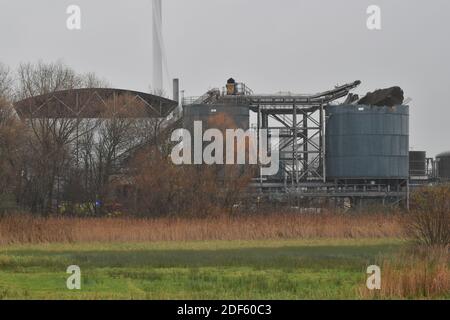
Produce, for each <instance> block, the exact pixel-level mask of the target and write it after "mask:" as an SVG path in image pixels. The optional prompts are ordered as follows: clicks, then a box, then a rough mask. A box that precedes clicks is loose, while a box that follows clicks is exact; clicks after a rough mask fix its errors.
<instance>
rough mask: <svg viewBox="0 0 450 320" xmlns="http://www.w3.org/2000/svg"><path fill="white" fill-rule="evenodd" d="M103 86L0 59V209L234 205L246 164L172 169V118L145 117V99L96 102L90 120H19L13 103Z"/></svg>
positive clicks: (103, 210)
mask: <svg viewBox="0 0 450 320" xmlns="http://www.w3.org/2000/svg"><path fill="white" fill-rule="evenodd" d="M108 87H109V85H108V83H107V81H105V80H103V79H100V78H99V77H98V76H96V75H95V74H93V73H88V74H78V73H77V72H75V71H74V70H73V69H71V68H70V67H68V66H67V65H65V64H63V63H61V62H56V63H44V62H37V63H25V64H21V65H19V67H18V68H17V70H11V69H10V68H8V67H7V66H5V65H3V64H0V211H3V212H5V211H13V210H21V211H27V212H31V213H33V214H38V215H86V216H111V215H140V216H162V215H183V216H186V215H188V216H208V215H211V214H216V213H224V212H232V210H233V208H236V206H238V205H239V201H240V199H241V198H242V196H243V195H244V194H245V190H246V187H247V185H248V183H249V182H250V181H251V178H252V176H253V171H252V170H253V169H251V168H242V167H238V166H228V167H226V168H225V167H223V166H208V167H203V166H175V165H174V164H173V163H172V162H171V160H170V152H171V148H172V146H173V142H171V140H170V137H171V132H172V131H171V130H172V129H173V126H174V125H173V124H171V125H170V126H169V125H167V122H166V119H164V118H157V117H156V118H155V117H148V116H147V110H146V108H147V107H146V105H145V104H144V103H143V102H142V101H139V100H137V99H134V97H133V96H131V95H127V94H125V95H121V96H119V97H115V98H114V99H107V100H106V101H103V102H102V103H101V107H100V108H99V109H98V110H96V111H97V114H96V116H95V117H83V116H73V115H71V116H68V115H67V113H65V112H58V110H47V111H48V113H47V114H46V113H43V115H39V116H36V115H34V116H29V117H26V116H23V115H19V114H18V112H17V110H16V109H15V108H14V103H16V102H18V101H23V100H24V99H28V98H33V97H37V96H41V95H48V94H52V93H55V92H61V91H67V92H69V94H70V92H71V91H74V90H77V89H82V88H108ZM35 107H36V108H39V106H35ZM49 107H50V108H51V107H52V105H49ZM213 121H216V122H218V123H216V124H215V125H216V126H217V125H219V127H220V124H221V123H222V124H224V125H225V124H227V122H229V121H228V120H227V119H221V118H217V119H215V120H214V119H213Z"/></svg>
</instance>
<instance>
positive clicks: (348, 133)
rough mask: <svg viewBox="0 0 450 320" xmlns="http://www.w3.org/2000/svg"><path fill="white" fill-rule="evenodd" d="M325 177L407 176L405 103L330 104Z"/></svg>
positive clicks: (406, 116)
mask: <svg viewBox="0 0 450 320" xmlns="http://www.w3.org/2000/svg"><path fill="white" fill-rule="evenodd" d="M326 175H327V178H328V179H329V180H352V179H360V180H369V179H370V180H390V179H392V180H394V179H395V180H400V179H408V176H409V107H408V106H396V107H378V106H366V105H333V106H328V107H327V110H326Z"/></svg>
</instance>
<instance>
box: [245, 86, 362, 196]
mask: <svg viewBox="0 0 450 320" xmlns="http://www.w3.org/2000/svg"><path fill="white" fill-rule="evenodd" d="M360 83H361V82H360V81H355V82H353V83H349V84H345V85H343V86H337V87H335V88H334V89H332V90H330V91H326V92H323V93H319V94H315V95H270V96H269V95H251V96H249V97H248V99H249V103H250V109H251V110H252V111H254V112H256V113H257V115H258V116H257V119H258V120H257V122H258V124H257V128H258V131H260V129H266V130H267V131H268V132H269V137H270V136H272V135H273V132H274V131H275V130H276V131H278V133H279V145H278V146H276V147H277V148H278V150H279V151H280V172H279V174H278V175H277V176H274V177H260V182H261V184H264V182H270V183H272V185H273V183H274V182H277V181H278V182H279V183H280V182H282V184H283V187H284V188H285V189H286V188H294V189H298V188H299V187H300V186H301V184H303V183H307V182H317V181H320V182H323V183H325V182H326V168H325V112H324V110H325V108H326V106H327V105H329V104H330V103H332V102H333V101H335V100H337V99H340V98H343V97H346V96H347V95H348V94H349V93H350V91H351V90H353V89H354V88H356V87H357V86H358V85H359V84H360Z"/></svg>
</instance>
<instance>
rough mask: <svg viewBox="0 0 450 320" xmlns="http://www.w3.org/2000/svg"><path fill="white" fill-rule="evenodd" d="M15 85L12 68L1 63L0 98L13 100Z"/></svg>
mask: <svg viewBox="0 0 450 320" xmlns="http://www.w3.org/2000/svg"><path fill="white" fill-rule="evenodd" d="M13 85H14V81H13V77H12V74H11V70H10V68H9V67H7V66H5V65H4V64H3V63H1V62H0V97H2V98H4V99H8V100H10V99H12V96H13Z"/></svg>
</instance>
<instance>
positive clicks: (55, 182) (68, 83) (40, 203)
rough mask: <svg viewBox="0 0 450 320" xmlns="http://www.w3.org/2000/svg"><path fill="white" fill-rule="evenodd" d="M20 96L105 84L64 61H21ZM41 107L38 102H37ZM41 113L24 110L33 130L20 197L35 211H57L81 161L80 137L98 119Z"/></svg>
mask: <svg viewBox="0 0 450 320" xmlns="http://www.w3.org/2000/svg"><path fill="white" fill-rule="evenodd" d="M17 75H18V76H17V78H18V83H17V94H16V96H17V97H18V98H19V99H25V98H29V97H35V96H39V95H44V94H51V93H54V92H56V91H61V90H69V91H70V90H73V89H78V88H82V87H84V85H94V84H95V85H96V86H102V85H104V82H103V81H102V80H98V78H97V77H96V76H95V75H94V74H92V73H91V74H87V75H84V76H83V75H78V74H76V72H75V71H73V70H72V69H71V68H69V67H67V66H66V65H64V64H63V63H61V62H56V63H43V62H41V61H40V62H38V63H36V64H31V63H27V64H21V65H20V66H19V68H18V72H17ZM36 107H39V106H36ZM51 109H52V108H51V107H50V108H49V110H48V114H46V112H45V111H43V112H41V113H40V114H33V113H32V111H31V110H30V114H25V115H24V117H25V118H26V123H27V125H28V127H29V128H30V131H31V136H30V138H29V140H28V142H27V149H28V154H29V155H30V158H29V159H28V161H24V168H23V172H24V180H25V184H24V186H23V188H22V190H21V192H22V197H21V199H22V200H23V201H24V203H25V204H26V205H27V206H29V207H30V208H31V209H32V211H34V212H41V213H51V212H57V211H58V210H59V207H60V201H61V193H62V190H61V189H62V188H63V186H64V184H65V183H67V181H71V176H72V175H73V174H74V170H73V168H74V166H75V167H76V165H77V163H78V159H77V157H75V155H76V154H78V152H77V150H76V149H77V146H78V141H79V140H80V139H81V138H82V137H83V136H84V135H89V134H90V133H92V132H93V130H94V129H95V128H96V126H97V122H95V121H94V122H93V121H86V119H81V118H79V117H78V116H76V115H75V116H74V115H73V114H68V112H56V111H55V110H51Z"/></svg>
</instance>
